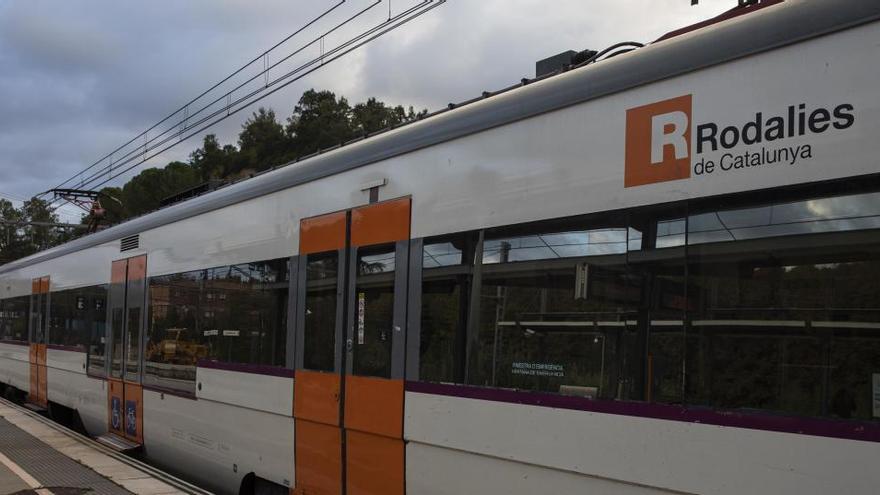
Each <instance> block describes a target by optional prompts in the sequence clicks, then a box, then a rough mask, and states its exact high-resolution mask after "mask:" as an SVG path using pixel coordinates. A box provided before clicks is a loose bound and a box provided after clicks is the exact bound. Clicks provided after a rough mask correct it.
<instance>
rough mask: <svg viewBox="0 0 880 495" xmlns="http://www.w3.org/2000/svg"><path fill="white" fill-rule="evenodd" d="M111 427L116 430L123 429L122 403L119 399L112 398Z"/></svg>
mask: <svg viewBox="0 0 880 495" xmlns="http://www.w3.org/2000/svg"><path fill="white" fill-rule="evenodd" d="M110 427H112V428H113V429H114V430H121V429H122V401H121V400H119V397H111V398H110Z"/></svg>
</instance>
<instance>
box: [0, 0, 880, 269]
mask: <svg viewBox="0 0 880 495" xmlns="http://www.w3.org/2000/svg"><path fill="white" fill-rule="evenodd" d="M877 19H880V2H877V1H876V0H839V1H824V0H786V1H783V2H780V3H778V4H774V5H770V6H768V7H767V8H762V9H760V10H759V11H756V12H754V13H752V14H750V15H744V16H739V17H734V18H731V19H728V20H725V21H723V22H720V23H717V24H711V25H710V26H706V27H703V28H700V29H697V30H695V31H691V32H685V33H684V34H680V35H677V36H674V37H671V38H666V39H661V40H660V41H658V42H655V43H653V44H651V45H648V46H646V47H644V48H641V49H638V50H636V51H633V52H629V53H626V54H623V55H621V56H618V57H614V58H612V59H609V60H606V61H603V62H602V63H598V64H590V65H586V66H583V67H579V68H575V69H572V70H568V71H565V72H563V73H560V74H558V75H554V76H552V77H548V78H544V79H540V80H535V81H528V80H523V82H522V84H520V85H519V86H518V87H515V88H509V89H510V90H509V91H507V90H505V91H501V92H498V93H490V94H488V95H491V97H486V98H479V99H477V100H472V101H471V102H468V103H469V104H467V105H463V106H462V105H457V106H454V105H450V109H449V110H448V111H443V112H438V113H437V114H435V115H433V116H431V117H429V118H425V119H422V120H419V121H416V122H414V123H411V124H408V125H406V126H403V127H399V128H396V129H392V130H390V131H387V132H383V133H381V134H378V135H376V136H372V137H369V138H366V139H362V140H359V141H356V142H353V143H351V144H348V145H345V146H340V147H337V148H334V149H331V150H327V151H324V152H321V153H319V154H316V155H312V156H309V157H304V158H301V159H299V160H297V161H296V162H292V163H290V164H287V165H283V166H281V167H277V168H275V169H272V170H270V171H268V172H266V173H262V174H260V175H257V176H255V177H253V178H250V179H247V180H244V181H241V182H237V183H234V184H231V185H229V186H226V187H223V188H221V189H218V190H216V191H213V192H210V193H208V194H205V195H202V196H198V197H196V198H193V199H190V200H187V201H185V202H182V203H177V204H174V205H171V206H168V207H166V208H164V209H161V210H157V211H155V212H152V213H149V214H146V215H143V216H140V217H136V218H133V219H130V220H128V221H126V222H123V223H120V224H118V225H115V226H113V227H110V228H108V229H106V230H102V231H99V232H96V233H94V234H90V235H87V236H84V237H80V238H78V239H75V240H73V241H70V242H68V243H66V244H62V245H60V246H56V247H54V248H51V249H48V250H45V251H41V252H39V253H36V254H33V255H31V256H28V257H26V258H23V259H20V260H17V261H13V262H11V263H7V264H6V265H2V266H0V274H3V273H7V272H11V271H13V270H17V269H20V268H23V267H26V266H30V265H34V264H36V263H39V262H42V261H46V260H49V259H53V258H57V257H60V256H63V255H65V254H69V253H73V252H76V251H80V250H83V249H87V248H90V247H93V246H98V245H101V244H104V243H107V242H111V241H114V240H117V239H121V238H123V237H127V236H130V235H134V234H138V233H140V232H143V231H146V230H149V229H152V228H156V227H160V226H162V225H166V224H169V223H173V222H177V221H180V220H183V219H186V218H190V217H194V216H197V215H200V214H203V213H207V212H209V211H213V210H217V209H220V208H224V207H226V206H230V205H234V204H236V203H240V202H242V201H247V200H249V199H253V198H257V197H260V196H263V195H266V194H271V193H274V192H277V191H281V190H284V189H288V188H291V187H294V186H297V185H300V184H304V183H308V182H311V181H315V180H318V179H321V178H324V177H328V176H331V175H335V174H339V173H342V172H345V171H348V170H352V169H355V168H358V167H362V166H365V165H369V164H371V163H375V162H379V161H382V160H386V159H389V158H392V157H395V156H399V155H403V154H405V153H409V152H412V151H416V150H418V149H422V148H425V147H428V146H432V145H435V144H439V143H442V142H446V141H451V140H453V139H456V138H460V137H463V136H467V135H471V134H475V133H478V132H481V131H484V130H487V129H491V128H494V127H499V126H503V125H505V124H509V123H512V122H516V121H518V120H522V119H527V118H530V117H534V116H536V115H540V114H543V113H547V112H552V111H554V110H558V109H561V108H565V107H568V106H572V105H576V104H579V103H583V102H586V101H589V100H593V99H597V98H601V97H603V96H607V95H610V94H614V93H619V92H622V91H626V90H628V89H631V88H634V87H637V86H641V85H645V84H649V83H653V82H656V81H660V80H663V79H667V78H670V77H674V76H678V75H681V74H685V73H688V72H693V71H696V70H699V69H703V68H707V67H711V66H714V65H718V64H722V63H725V62H729V61H732V60H735V59H739V58H742V57H747V56H749V55H753V54H756V53H760V52H765V51H768V50H772V49H775V48H779V47H782V46H786V45H790V44H794V43H798V42H801V41H804V40H807V39H810V38H814V37H817V36H822V35H825V34H829V33H833V32H835V31H840V30H843V29H847V28H850V27H854V26H857V25H860V24H864V23H868V22H871V21H875V20H877ZM698 26H699V25H698ZM671 34H677V32H673V33H671Z"/></svg>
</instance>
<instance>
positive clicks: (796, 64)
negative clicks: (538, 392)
mask: <svg viewBox="0 0 880 495" xmlns="http://www.w3.org/2000/svg"><path fill="white" fill-rule="evenodd" d="M792 3H795V4H797V2H792ZM771 8H777V7H771ZM780 8H782V7H780ZM754 15H756V16H758V15H761V14H760V13H756V14H754ZM731 22H748V16H746V18H745V19H742V20H734V21H731ZM692 36H694V35H684V36H682V37H680V38H675V39H672V40H669V41H665V42H663V43H671V44H675V43H687V42H688V41H689V39H690V38H691V37H692ZM878 39H880V23H878V22H873V23H869V24H865V25H862V26H859V27H855V28H852V29H848V30H845V31H841V32H837V33H835V34H833V35H828V36H822V37H818V38H815V39H811V40H806V41H803V42H800V43H797V44H793V45H789V46H785V47H782V48H778V49H775V50H772V51H768V52H764V53H760V54H756V55H752V56H748V57H745V58H741V59H738V60H734V61H730V62H727V63H724V64H721V65H717V66H713V67H709V68H704V69H700V70H697V71H695V72H690V73H687V74H683V75H680V76H677V77H673V78H669V79H665V80H662V81H659V82H655V83H652V84H648V85H645V86H640V87H637V88H634V89H629V90H627V91H623V92H619V93H616V94H611V95H609V96H605V97H602V98H599V99H595V100H592V101H588V102H585V103H580V104H576V105H573V106H569V107H567V108H563V109H560V110H555V111H552V112H549V113H544V114H541V115H538V116H533V117H529V118H526V119H523V120H519V121H516V122H513V123H509V124H506V125H503V126H500V127H495V128H491V129H488V130H483V131H481V132H478V133H475V134H471V135H468V136H465V137H460V138H457V139H454V140H450V141H446V142H443V143H440V144H435V145H432V146H429V147H425V148H421V149H418V150H415V151H412V152H409V153H406V154H402V155H399V156H396V157H393V158H390V159H386V160H383V161H379V162H375V163H372V164H369V165H366V166H362V167H359V168H354V169H352V170H348V171H346V172H344V173H339V174H336V175H331V176H329V177H324V178H320V179H317V180H314V181H311V182H308V183H306V184H302V185H298V186H295V187H291V188H288V189H284V190H281V191H277V192H272V193H270V194H266V195H262V196H259V197H256V198H251V199H246V200H243V201H241V202H239V203H236V204H234V205H230V206H226V207H223V208H220V209H216V210H214V211H210V212H207V213H203V214H200V215H198V216H193V217H190V218H187V219H184V220H180V221H176V222H174V223H169V224H166V225H162V226H158V227H155V228H151V229H148V230H145V231H142V232H140V247H139V249H138V250H136V251H128V252H125V253H121V252H120V250H119V243H118V241H113V242H107V243H104V244H101V245H99V246H95V247H91V248H88V249H83V250H80V251H77V252H74V253H69V254H65V255H62V256H59V257H56V258H52V259H49V260H46V261H42V262H40V263H36V264H32V265H28V266H24V267H21V268H17V269H15V270H13V271H10V272H7V273H2V274H0V297H2V298H8V297H16V296H22V295H27V294H30V291H31V285H30V284H31V279H33V278H37V277H42V276H46V275H51V291H53V292H54V291H58V290H65V289H69V288H76V287H85V286H92V285H98V284H107V283H109V281H110V267H111V262H112V261H113V260H116V259H122V258H127V257H129V256H133V255H137V254H146V255H147V256H148V261H147V275H148V276H157V275H165V274H173V273H179V272H185V271H191V270H198V269H203V268H209V267H215V266H221V265H230V264H235V263H243V262H249V261H256V260H270V259H277V258H285V257H290V256H294V255H296V254H297V253H298V246H299V226H300V223H299V222H300V220H301V219H303V218H307V217H311V216H315V215H320V214H324V213H328V212H334V211H339V210H344V209H347V208H351V207H354V206H359V205H363V204H366V203H367V202H368V193H367V192H364V191H362V190H361V189H362V186H363V185H364V184H367V183H370V182H371V181H376V180H381V179H387V185H386V186H384V187H382V188H381V189H380V199H389V198H396V197H400V196H406V195H411V197H412V224H411V225H412V230H411V237H412V238H423V237H427V236H432V235H438V234H444V233H453V232H461V231H467V230H472V229H480V228H487V227H493V226H502V225H508V224H516V223H522V222H528V221H534V220H540V219H549V218H556V217H564V216H571V215H579V214H584V213H587V212H599V211H610V210H616V209H622V208H629V207H634V206H643V205H651V204H657V203H668V202H672V201H677V200H684V199H690V198H696V197H708V196H715V195H721V194H728V193H736V192H742V191H751V190H755V189H763V188H770V187H776V186H785V185H790V184H794V183H810V182H819V181H827V180H832V179H839V178H846V177H854V176H860V175H866V174H873V173H877V172H878V158H877V157H878V156H880V139H878V136H877V129H880V97H878V92H877V91H878V90H877V84H878V81H880V50H878V49H877V42H876V41H877V40H878ZM658 47H659V45H658V46H648V47H646V48H643V49H640V50H638V51H635V52H632V53H629V54H625V55H621V56H619V57H616V58H614V59H612V60H608V61H605V62H602V63H601V64H597V65H596V66H594V67H593V68H587V69H584V70H587V71H589V70H595V71H604V70H609V71H610V70H613V69H614V67H615V64H623V63H625V62H626V61H627V60H628V59H630V58H631V57H651V53H652V51H653V50H656V49H658ZM574 77H578V71H572V72H571V73H569V74H563V75H560V76H556V77H553V78H549V79H547V80H544V81H540V82H537V83H534V84H531V85H529V86H525V87H523V88H522V89H519V90H515V91H511V92H509V93H505V94H501V95H498V96H495V97H493V98H489V99H487V100H486V101H484V102H477V103H473V104H472V105H469V106H468V107H466V108H467V109H468V110H467V111H472V112H479V111H481V109H483V108H486V109H491V108H492V105H493V102H495V101H496V99H501V100H504V99H528V98H529V95H530V94H531V93H532V92H538V91H541V90H542V89H543V90H546V88H548V87H553V86H554V85H558V84H561V82H562V81H564V80H565V79H566V78H574ZM688 94H690V95H692V98H693V114H692V121H693V122H692V123H693V124H699V123H703V122H717V123H718V125H719V127H723V126H727V125H738V126H741V125H742V124H743V123H746V122H748V121H749V120H750V119H753V118H754V117H755V114H756V112H763V113H764V115H765V116H770V115H777V114H778V115H782V114H784V113H785V112H786V109H787V108H788V107H789V106H790V105H795V106H796V105H799V104H801V103H805V104H806V105H807V108H808V109H813V108H818V107H827V108H834V107H835V106H837V105H840V104H849V105H852V106H853V107H854V111H853V114H854V117H855V121H854V123H853V125H852V126H851V127H849V128H847V129H844V130H836V129H832V130H829V131H827V132H824V133H820V134H811V133H807V134H806V135H804V136H798V137H792V138H788V139H783V140H780V141H778V143H774V144H768V143H765V144H764V146H766V147H774V148H777V147H782V146H786V147H789V146H790V147H797V146H805V145H809V146H810V148H811V155H812V156H811V158H805V159H802V160H798V161H797V162H796V163H795V164H775V165H765V166H760V167H753V168H744V169H736V170H729V171H723V170H717V171H716V172H714V173H712V174H705V175H694V174H693V172H692V175H691V177H690V178H688V179H682V180H673V181H667V182H659V183H656V184H650V185H645V186H641V187H632V188H627V187H624V174H625V161H624V155H625V149H626V146H627V143H626V142H625V137H626V132H625V129H626V118H627V113H626V110H627V109H631V108H634V107H639V106H642V105H646V104H651V103H654V102H658V101H662V100H666V99H669V98H674V97H679V96H682V95H688ZM487 111H488V110H487ZM454 113H455V112H454V111H453V112H449V113H447V114H441V115H438V116H436V117H432V118H431V119H427V120H425V121H422V122H418V123H415V124H412V126H431V125H440V124H442V123H443V122H444V120H445V119H450V118H453V116H454ZM692 127H694V126H692ZM399 132H403V131H402V130H400V129H398V130H394V131H390V132H388V133H386V134H385V136H393V135H394V134H395V133H399ZM692 132H693V133H696V130H695V129H692ZM377 139H382V137H379V138H377ZM692 139H694V142H696V141H695V140H696V135H695V134H694V135H693V136H692ZM363 145H364V144H363V143H355V144H352V145H349V146H347V147H346V149H349V150H354V151H352V152H355V151H356V150H357V149H358V147H359V146H363ZM758 147H760V145H759V146H758ZM751 148H755V146H751V147H750V146H745V145H739V146H736V147H732V148H731V149H729V150H719V151H717V152H706V153H703V155H702V157H701V156H700V155H696V154H693V155H692V156H691V158H692V160H693V161H694V162H696V161H697V160H698V159H700V158H706V159H713V160H715V161H718V160H720V156H721V155H722V154H723V153H730V154H731V155H733V156H735V155H742V154H743V153H745V152H746V151H748V150H749V149H751ZM339 152H341V151H339V150H337V151H331V152H329V153H328V154H332V153H339ZM300 166H302V165H301V164H293V165H290V166H288V167H286V168H283V169H279V170H276V171H273V172H269V173H266V174H264V175H261V176H259V177H256V178H253V179H251V181H256V183H272V182H273V181H276V180H279V178H280V177H283V176H284V175H285V174H288V173H292V172H291V171H295V170H296V169H297V167H300ZM231 187H236V186H231ZM85 366H86V355H85V354H84V353H80V352H72V351H64V350H57V349H51V348H50V349H49V350H48V358H47V367H48V397H49V400H51V401H53V402H56V403H58V404H62V405H65V406H67V407H71V408H74V409H76V410H77V411H78V412H79V414H80V416H81V417H82V419H83V422H84V423H85V425H86V427H87V428H88V430H89V432H90V433H92V434H95V435H97V434H101V433H104V432H106V430H107V384H106V381H104V380H102V379H98V378H93V377H90V376H87V375H86V373H85ZM28 373H29V368H28V347H27V346H22V345H13V344H6V343H0V381H2V382H3V383H6V384H10V385H12V386H14V387H16V388H19V389H21V390H24V391H27V390H28V387H29V381H28V377H29V374H28ZM196 382H197V384H198V386H197V391H196V393H195V397H192V398H187V397H179V396H176V395H173V394H169V393H163V392H160V391H156V390H149V389H147V388H145V389H144V391H143V405H144V407H143V417H144V429H143V430H144V445H145V452H146V455H147V456H148V458H150V459H151V460H153V461H155V462H156V463H157V464H160V465H161V466H163V467H166V468H169V469H171V470H172V471H174V472H178V473H182V474H184V475H186V476H187V477H190V478H193V479H196V480H198V481H201V482H203V483H205V485H206V486H209V487H211V488H213V489H216V490H218V491H219V492H226V493H233V492H235V491H236V490H237V489H238V486H239V484H240V483H241V480H242V478H243V476H244V475H246V474H248V473H254V474H256V475H257V476H260V477H262V478H264V479H267V480H270V481H273V482H275V483H278V484H282V485H288V486H293V480H294V479H295V473H294V459H295V458H294V454H295V453H294V444H295V442H294V440H295V438H294V419H293V402H294V399H295V398H294V396H293V390H294V380H293V379H292V378H290V377H278V376H267V375H261V374H253V373H244V372H236V371H227V370H218V369H208V368H201V367H200V368H198V370H197V379H196ZM405 399H406V403H405V427H404V438H405V440H406V441H407V442H409V444H408V445H407V447H406V474H407V479H406V483H407V489H408V493H414V494H420V495H421V494H429V495H433V494H438V495H440V494H444V495H445V494H449V495H453V494H462V493H510V494H523V495H525V494H527V493H537V492H540V493H548V494H557V493H558V494H566V493H577V492H580V493H587V492H590V493H609V494H618V493H619V494H643V493H644V494H654V493H665V492H686V493H713V494H734V493H792V494H795V493H796V494H826V493H873V492H876V491H877V489H876V487H877V486H880V471H878V470H877V469H874V468H873V460H876V459H878V458H880V443H876V442H868V441H855V440H846V439H837V438H829V437H823V436H810V435H799V434H792V433H779V432H769V431H759V430H752V429H746V428H734V427H728V426H716V425H707V424H699V423H693V422H683V421H668V420H661V419H651V418H644V417H635V416H627V415H614V414H604V413H594V412H587V411H575V410H565V409H555V408H550V407H542V406H533V405H522V404H511V403H504V402H494V401H485V400H477V399H468V398H461V397H449V396H441V395H430V394H425V393H416V392H407V393H406V395H405Z"/></svg>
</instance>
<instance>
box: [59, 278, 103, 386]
mask: <svg viewBox="0 0 880 495" xmlns="http://www.w3.org/2000/svg"><path fill="white" fill-rule="evenodd" d="M106 300H107V288H106V287H105V286H95V287H85V288H81V289H71V290H65V291H59V292H53V293H52V297H51V298H50V304H51V308H50V311H49V344H52V345H59V346H65V347H70V348H75V349H78V350H81V351H83V352H85V351H86V350H87V349H88V348H89V347H90V343H91V342H93V337H95V336H97V335H100V336H101V337H103V336H104V329H105V327H106V310H105V304H106ZM102 352H103V351H102ZM102 357H103V356H102ZM102 363H103V360H102ZM102 369H103V368H102Z"/></svg>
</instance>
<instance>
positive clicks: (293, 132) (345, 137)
mask: <svg viewBox="0 0 880 495" xmlns="http://www.w3.org/2000/svg"><path fill="white" fill-rule="evenodd" d="M285 130H286V131H287V136H288V137H289V138H290V139H291V141H292V143H291V144H292V149H291V151H292V156H290V155H289V156H288V158H290V159H293V158H295V157H300V156H305V155H309V154H311V153H314V152H316V151H319V150H322V149H327V148H331V147H333V146H336V145H338V144H341V143H344V142H346V141H349V140H351V139H352V138H353V137H354V136H355V132H354V129H353V128H352V123H351V107H350V106H349V105H348V100H346V99H345V97H340V98H339V99H337V98H336V95H335V94H334V93H333V92H332V91H315V90H314V89H310V90H308V91H306V92H305V93H303V95H302V97H301V98H300V99H299V103H298V104H297V105H296V106H295V107H294V109H293V115H291V116H290V118H288V119H287V127H286V128H285Z"/></svg>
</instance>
